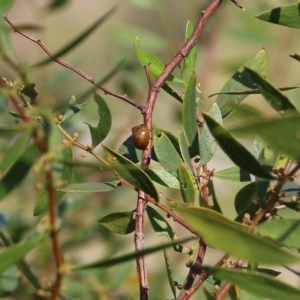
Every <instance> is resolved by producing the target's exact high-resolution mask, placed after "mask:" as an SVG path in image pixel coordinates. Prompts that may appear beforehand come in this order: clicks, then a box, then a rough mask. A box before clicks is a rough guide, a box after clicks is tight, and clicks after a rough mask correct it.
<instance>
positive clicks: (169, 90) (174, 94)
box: [162, 83, 183, 103]
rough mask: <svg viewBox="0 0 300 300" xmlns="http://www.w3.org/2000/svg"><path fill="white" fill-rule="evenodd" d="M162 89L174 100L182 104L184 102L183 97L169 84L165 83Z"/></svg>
mask: <svg viewBox="0 0 300 300" xmlns="http://www.w3.org/2000/svg"><path fill="white" fill-rule="evenodd" d="M162 89H163V90H164V91H165V92H167V93H168V94H169V95H170V96H172V97H173V98H175V99H176V100H178V101H179V102H180V103H182V102H183V101H182V98H181V96H180V95H179V94H178V93H177V92H176V91H175V90H174V89H173V88H172V87H170V86H169V85H168V84H167V83H165V84H164V85H163V86H162Z"/></svg>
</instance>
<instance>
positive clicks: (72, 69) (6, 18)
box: [4, 16, 144, 112]
mask: <svg viewBox="0 0 300 300" xmlns="http://www.w3.org/2000/svg"><path fill="white" fill-rule="evenodd" d="M4 19H5V20H6V22H7V23H8V24H9V25H10V26H11V27H12V28H13V29H14V31H15V32H18V33H19V34H21V35H22V36H24V37H25V38H27V39H28V40H30V41H32V42H34V43H36V44H37V45H39V46H40V47H41V48H42V49H43V50H44V51H45V52H46V53H47V54H48V56H49V57H54V56H53V53H52V52H51V51H50V50H49V48H48V47H47V46H46V45H45V44H44V43H43V42H42V41H41V40H39V39H36V38H34V37H31V36H29V35H27V34H25V33H24V32H22V31H20V30H19V29H18V28H17V27H16V26H15V25H14V24H13V23H12V22H11V21H10V20H9V18H8V17H7V16H4ZM53 61H55V62H57V63H58V64H60V65H62V66H63V67H65V68H67V69H69V70H71V71H73V72H75V73H76V74H78V75H79V76H81V77H82V78H84V79H85V80H87V81H88V82H90V83H91V84H93V85H94V86H96V87H97V88H99V89H100V90H102V91H103V92H104V93H105V94H107V95H111V96H113V97H115V98H119V99H121V100H124V101H125V102H127V103H129V104H131V105H133V106H134V107H136V108H137V109H139V110H140V111H142V112H143V110H144V106H143V105H141V104H139V103H137V102H135V101H134V100H132V99H131V98H129V97H128V96H127V95H121V94H118V93H115V92H113V91H111V90H109V89H107V88H106V87H104V86H102V85H98V84H97V83H96V81H95V80H94V79H93V78H92V77H90V76H89V75H87V74H86V73H84V72H83V71H81V70H80V69H78V68H76V67H74V66H72V65H70V64H68V63H66V62H65V61H63V60H61V59H59V58H53Z"/></svg>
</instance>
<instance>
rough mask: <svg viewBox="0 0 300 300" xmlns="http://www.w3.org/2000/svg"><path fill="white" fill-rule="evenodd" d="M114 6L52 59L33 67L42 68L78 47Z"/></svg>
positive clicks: (111, 11)
mask: <svg viewBox="0 0 300 300" xmlns="http://www.w3.org/2000/svg"><path fill="white" fill-rule="evenodd" d="M116 8H117V7H116V6H114V7H113V8H111V9H110V10H109V11H108V12H107V13H106V14H105V15H103V16H101V17H100V18H99V19H98V20H96V22H94V23H93V24H92V25H91V26H90V27H88V28H87V29H86V30H84V31H83V32H82V33H81V34H80V35H79V36H78V37H77V38H75V39H74V40H72V41H71V42H69V43H68V44H67V45H66V46H64V47H63V48H62V49H60V50H58V51H57V52H55V53H54V54H53V56H52V57H50V58H47V59H45V60H42V61H40V62H38V63H36V64H35V65H34V66H35V67H38V66H43V65H45V64H48V63H49V62H51V61H53V60H55V59H57V58H59V57H61V56H63V55H64V54H66V53H68V52H69V51H71V50H72V49H74V48H75V47H76V46H77V45H79V44H80V43H81V42H83V41H84V40H85V39H86V38H87V37H88V36H89V35H90V34H91V33H92V32H93V31H94V30H95V29H97V27H98V26H99V25H101V24H102V23H103V22H104V21H105V20H106V19H107V18H108V17H109V16H110V15H111V14H112V13H113V12H114V11H115V10H116Z"/></svg>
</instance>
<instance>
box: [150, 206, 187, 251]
mask: <svg viewBox="0 0 300 300" xmlns="http://www.w3.org/2000/svg"><path fill="white" fill-rule="evenodd" d="M146 211H147V215H148V218H149V221H150V223H151V226H152V228H153V230H154V231H155V233H156V234H157V235H158V236H165V237H167V238H168V239H169V240H171V241H174V240H177V235H176V233H175V232H174V231H173V228H172V227H171V226H170V224H169V223H168V222H167V221H166V220H165V219H164V218H163V217H162V216H161V215H160V214H159V213H158V212H157V211H156V210H155V209H154V208H152V207H151V206H149V205H148V206H147V208H146ZM173 248H174V250H175V251H177V252H182V253H187V251H186V249H185V248H184V247H182V246H181V245H177V244H176V245H174V247H173Z"/></svg>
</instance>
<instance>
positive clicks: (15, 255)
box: [0, 235, 45, 274]
mask: <svg viewBox="0 0 300 300" xmlns="http://www.w3.org/2000/svg"><path fill="white" fill-rule="evenodd" d="M44 238H45V235H38V236H35V237H34V238H31V239H29V240H27V241H24V242H21V243H19V244H15V245H12V246H10V247H7V248H5V249H2V250H1V251H0V274H2V273H3V271H5V270H6V269H7V268H8V267H10V266H11V265H13V264H15V263H17V262H18V261H20V260H21V259H22V258H23V257H24V256H25V255H26V254H27V253H28V252H29V251H31V250H32V249H34V248H35V247H36V246H37V245H38V244H40V243H41V242H42V240H43V239H44Z"/></svg>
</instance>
